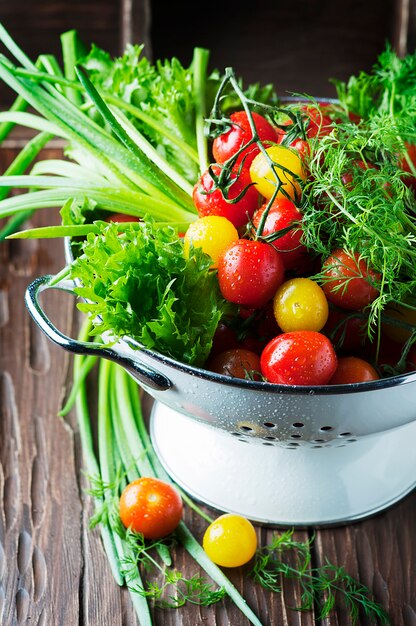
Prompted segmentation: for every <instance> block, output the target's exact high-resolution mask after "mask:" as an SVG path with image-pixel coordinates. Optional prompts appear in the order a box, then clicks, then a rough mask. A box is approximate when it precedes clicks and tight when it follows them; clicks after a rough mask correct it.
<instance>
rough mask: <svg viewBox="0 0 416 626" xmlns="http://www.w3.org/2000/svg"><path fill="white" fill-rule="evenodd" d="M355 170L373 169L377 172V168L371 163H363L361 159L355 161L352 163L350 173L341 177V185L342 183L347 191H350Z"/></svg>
mask: <svg viewBox="0 0 416 626" xmlns="http://www.w3.org/2000/svg"><path fill="white" fill-rule="evenodd" d="M357 169H360V170H368V169H375V170H377V169H379V168H378V167H377V166H376V165H374V164H373V163H368V162H365V161H363V160H362V159H357V160H356V161H354V163H353V170H352V171H351V172H346V173H345V174H343V175H342V177H341V180H342V183H343V185H345V187H347V189H351V188H352V186H353V181H354V172H355V171H357Z"/></svg>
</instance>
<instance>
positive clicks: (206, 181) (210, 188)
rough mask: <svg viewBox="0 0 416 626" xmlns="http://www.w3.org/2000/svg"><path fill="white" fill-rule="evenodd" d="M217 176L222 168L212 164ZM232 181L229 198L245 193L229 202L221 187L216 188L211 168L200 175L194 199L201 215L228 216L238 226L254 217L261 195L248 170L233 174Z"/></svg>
mask: <svg viewBox="0 0 416 626" xmlns="http://www.w3.org/2000/svg"><path fill="white" fill-rule="evenodd" d="M212 171H213V172H214V174H215V176H219V174H220V172H221V168H220V167H219V166H218V165H213V166H212ZM231 178H232V180H234V179H235V182H233V183H232V185H231V187H230V188H229V195H228V199H229V200H234V199H235V198H237V197H238V196H239V195H240V194H241V193H242V192H243V191H244V190H245V193H244V195H243V196H242V197H241V198H240V200H238V201H237V202H234V203H233V202H229V201H228V200H227V199H226V198H224V196H223V193H222V191H221V189H215V188H214V180H213V178H212V176H211V173H210V171H209V169H208V170H207V171H206V172H204V173H203V174H202V176H200V178H199V180H198V182H197V183H196V185H195V186H194V189H193V195H192V197H193V201H194V205H195V207H196V209H197V211H198V214H199V216H200V217H207V216H209V215H217V216H220V217H225V218H227V219H228V220H229V221H230V222H231V223H232V224H234V226H235V227H236V228H239V227H240V226H243V225H244V224H246V223H247V222H248V220H249V219H250V218H251V217H252V215H253V213H254V211H255V210H256V209H257V207H258V206H259V200H260V195H259V193H258V191H257V189H256V188H255V187H254V185H252V184H251V178H250V174H249V172H248V170H246V169H245V168H242V170H241V171H240V172H239V173H238V174H237V173H233V174H231Z"/></svg>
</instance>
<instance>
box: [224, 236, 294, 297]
mask: <svg viewBox="0 0 416 626" xmlns="http://www.w3.org/2000/svg"><path fill="white" fill-rule="evenodd" d="M284 272H285V268H284V265H283V261H282V258H281V255H280V254H279V253H278V252H277V251H276V249H275V248H273V246H270V245H269V244H267V243H262V242H260V241H253V240H251V239H240V240H239V241H237V242H235V243H232V244H231V245H230V246H229V247H228V248H227V249H226V250H225V252H224V253H223V254H222V255H220V257H219V259H218V282H219V285H220V289H221V293H222V295H223V296H224V298H225V299H226V300H228V301H229V302H234V303H235V304H242V305H243V306H247V307H252V308H254V309H259V308H261V307H263V306H264V305H265V304H267V303H268V302H269V300H271V298H272V297H273V296H274V294H275V293H276V291H277V289H278V287H279V286H280V285H281V283H282V282H283V278H284Z"/></svg>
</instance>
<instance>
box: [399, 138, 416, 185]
mask: <svg viewBox="0 0 416 626" xmlns="http://www.w3.org/2000/svg"><path fill="white" fill-rule="evenodd" d="M404 145H405V149H406V153H405V154H404V155H403V156H402V157H400V159H399V167H400V169H402V170H403V171H404V172H406V173H405V174H404V176H403V181H404V182H405V184H406V185H408V186H409V187H413V188H416V176H415V173H414V172H415V170H416V145H415V144H413V143H409V142H407V141H406V142H405V144H404ZM409 161H410V163H409Z"/></svg>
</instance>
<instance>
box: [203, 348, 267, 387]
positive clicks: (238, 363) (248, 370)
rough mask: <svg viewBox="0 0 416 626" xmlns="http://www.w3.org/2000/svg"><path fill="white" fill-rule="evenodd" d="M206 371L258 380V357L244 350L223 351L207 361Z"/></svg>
mask: <svg viewBox="0 0 416 626" xmlns="http://www.w3.org/2000/svg"><path fill="white" fill-rule="evenodd" d="M207 369H208V370H210V371H211V372H217V374H223V375H224V376H232V377H234V378H247V379H250V380H260V374H259V372H260V357H259V355H258V354H256V353H255V352H252V351H251V350H245V349H244V348H236V349H233V350H225V351H224V352H220V353H219V354H217V356H215V357H214V358H213V359H210V360H209V361H208V363H207Z"/></svg>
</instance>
